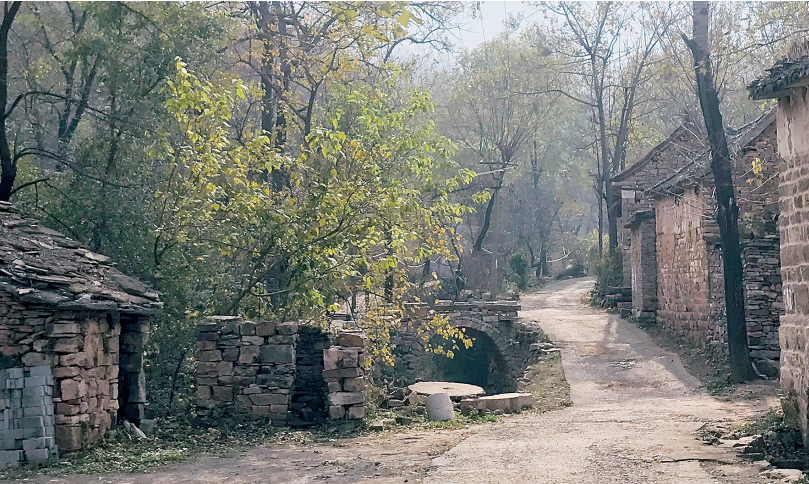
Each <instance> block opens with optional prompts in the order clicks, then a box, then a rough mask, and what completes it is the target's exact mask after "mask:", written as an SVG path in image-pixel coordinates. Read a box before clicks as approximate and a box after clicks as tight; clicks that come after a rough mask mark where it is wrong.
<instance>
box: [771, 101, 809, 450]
mask: <svg viewBox="0 0 809 484" xmlns="http://www.w3.org/2000/svg"><path fill="white" fill-rule="evenodd" d="M777 131H778V152H779V154H780V155H781V158H782V159H783V160H784V161H783V164H782V169H781V175H780V198H779V205H780V210H781V215H780V217H779V219H778V225H779V231H780V237H781V276H782V278H783V298H784V307H785V313H784V315H783V316H781V326H780V329H779V338H780V343H781V345H780V346H781V388H782V390H783V392H784V395H785V398H784V400H783V406H784V415H785V417H787V419H789V420H791V421H793V422H795V423H798V424H799V425H800V426H801V429H802V430H803V437H804V442H805V443H809V438H808V437H809V429H807V399H808V398H809V137H807V136H806V133H807V132H809V99H807V89H806V88H805V87H799V88H794V89H792V90H791V96H789V97H784V98H781V100H779V102H778V118H777Z"/></svg>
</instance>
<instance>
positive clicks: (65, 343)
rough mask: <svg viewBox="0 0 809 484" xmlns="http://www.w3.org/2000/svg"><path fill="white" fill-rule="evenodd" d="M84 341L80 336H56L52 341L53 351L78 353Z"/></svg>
mask: <svg viewBox="0 0 809 484" xmlns="http://www.w3.org/2000/svg"><path fill="white" fill-rule="evenodd" d="M83 343H84V341H83V340H82V339H81V338H78V337H74V338H56V339H55V340H54V343H53V352H54V353H78V352H79V350H80V349H81V347H82V344H83Z"/></svg>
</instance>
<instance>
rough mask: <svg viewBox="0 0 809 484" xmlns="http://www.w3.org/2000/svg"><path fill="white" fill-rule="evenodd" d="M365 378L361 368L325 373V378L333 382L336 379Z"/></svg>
mask: <svg viewBox="0 0 809 484" xmlns="http://www.w3.org/2000/svg"><path fill="white" fill-rule="evenodd" d="M360 376H363V371H362V369H361V368H343V369H341V370H327V371H323V378H325V379H327V380H331V379H334V378H356V377H360Z"/></svg>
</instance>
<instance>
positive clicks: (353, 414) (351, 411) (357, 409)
mask: <svg viewBox="0 0 809 484" xmlns="http://www.w3.org/2000/svg"><path fill="white" fill-rule="evenodd" d="M346 417H348V418H351V419H357V420H361V419H364V418H365V406H363V405H355V406H353V407H349V408H348V413H347V415H346Z"/></svg>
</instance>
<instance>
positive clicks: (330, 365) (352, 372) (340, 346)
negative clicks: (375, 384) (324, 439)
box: [323, 331, 367, 420]
mask: <svg viewBox="0 0 809 484" xmlns="http://www.w3.org/2000/svg"><path fill="white" fill-rule="evenodd" d="M366 341H367V340H366V338H365V335H364V334H362V333H361V332H354V331H345V332H341V333H340V334H338V335H337V338H336V341H335V345H334V346H332V347H331V348H328V349H325V350H323V379H324V380H325V381H326V385H327V386H328V390H329V418H331V419H332V420H340V419H355V420H360V419H364V418H365V387H366V384H367V382H366V375H365V367H366V365H365V358H366V356H367V353H366V351H365V346H366Z"/></svg>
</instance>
